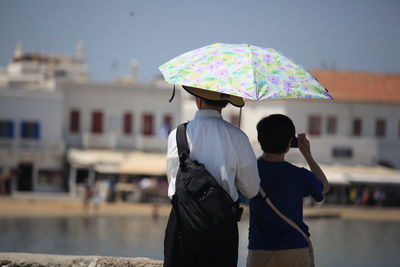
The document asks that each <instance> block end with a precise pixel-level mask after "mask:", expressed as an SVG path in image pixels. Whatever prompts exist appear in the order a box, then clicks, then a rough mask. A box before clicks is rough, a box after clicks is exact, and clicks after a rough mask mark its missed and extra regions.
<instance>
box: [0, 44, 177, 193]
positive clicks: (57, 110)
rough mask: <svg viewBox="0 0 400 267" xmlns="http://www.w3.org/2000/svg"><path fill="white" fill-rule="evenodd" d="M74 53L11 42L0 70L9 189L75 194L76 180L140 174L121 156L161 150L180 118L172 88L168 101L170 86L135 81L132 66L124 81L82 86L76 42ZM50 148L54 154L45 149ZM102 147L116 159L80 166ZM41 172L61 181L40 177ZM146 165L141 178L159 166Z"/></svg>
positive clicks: (1, 133)
mask: <svg viewBox="0 0 400 267" xmlns="http://www.w3.org/2000/svg"><path fill="white" fill-rule="evenodd" d="M78 48H79V49H77V55H75V56H65V55H61V56H50V55H42V54H25V53H24V52H23V51H22V45H18V47H17V49H16V52H15V56H14V59H13V61H12V63H10V64H9V65H8V66H7V68H6V69H5V70H3V71H2V72H1V73H0V104H1V106H0V144H1V148H0V175H1V174H2V172H5V171H8V170H9V169H14V170H17V171H18V177H16V178H15V179H14V183H15V184H14V185H13V187H12V189H13V191H63V190H69V191H71V190H72V191H75V187H76V185H75V184H76V181H77V180H78V182H82V181H83V178H82V177H83V176H85V177H84V178H90V179H93V177H94V175H95V173H99V172H100V173H110V174H115V173H120V172H121V170H123V171H125V172H128V173H134V174H136V173H137V172H143V168H142V166H136V168H133V167H129V168H127V166H126V164H125V163H126V162H124V159H128V158H129V159H131V160H132V159H133V158H135V156H136V157H137V154H135V155H133V154H132V155H130V154H129V153H130V152H132V153H133V151H142V152H147V153H157V154H159V153H160V152H165V150H166V146H167V137H168V134H169V132H170V131H171V129H173V128H174V127H176V125H177V123H178V122H180V121H181V116H180V114H181V109H180V91H177V92H176V95H177V97H176V98H175V101H174V102H173V103H168V99H169V98H170V96H171V92H172V91H171V90H168V89H170V88H171V87H170V86H166V84H165V83H160V82H159V81H155V82H152V83H148V84H142V83H139V82H138V81H136V72H137V63H136V62H133V63H132V67H131V74H130V76H128V77H124V78H121V79H119V80H118V81H115V82H112V83H93V82H89V81H88V78H89V74H88V72H87V70H86V68H85V66H84V65H83V63H84V62H83V52H82V50H83V49H82V45H79V46H78ZM21 123H22V124H24V123H27V124H28V126H29V127H30V128H29V136H28V137H25V136H23V135H22V134H20V133H19V132H17V131H22V130H19V129H25V128H26V127H28V126H25V124H24V126H22V124H21ZM17 125H18V127H19V125H21V126H20V127H19V128H18V127H17ZM24 127H25V128H24ZM31 128H32V129H31ZM26 139H27V140H28V139H29V142H28V141H27V140H26ZM54 143H56V146H57V148H58V149H56V150H54V149H53V150H51V149H50V147H53V146H54ZM28 144H29V151H32V147H34V148H35V150H34V151H35V153H36V154H35V155H34V158H32V157H33V156H32V157H31V158H27V156H26V150H27V148H28ZM64 148H65V149H64ZM50 150H51V151H52V153H53V154H50V155H49V151H50ZM105 150H113V151H114V152H115V153H114V154H117V153H119V156H115V157H114V159H115V158H119V159H120V160H119V161H118V162H115V161H114V162H113V160H110V161H107V157H105V159H102V160H101V161H102V162H97V161H96V160H95V161H94V162H93V161H91V160H89V161H85V159H87V158H88V157H89V158H92V159H93V158H96V157H93V156H92V155H94V154H99V153H101V151H103V152H104V151H105ZM72 151H73V153H72ZM99 151H100V152H99ZM70 152H71V153H70ZM127 153H128V154H127ZM72 154H73V155H74V156H71V155H72ZM80 154H81V155H82V156H79V155H80ZM91 154H92V155H91ZM10 155H12V156H10ZM88 155H89V156H88ZM49 158H50V159H52V161H51V162H50V163H49V162H47V161H48V160H49ZM149 158H159V156H158V155H155V156H154V157H152V156H151V155H150V156H149ZM66 161H68V163H69V164H68V166H66V165H65V163H66ZM49 164H50V165H49ZM142 165H143V164H142ZM42 166H44V167H42ZM65 167H67V168H65ZM43 168H44V170H45V171H46V173H49V175H51V174H52V175H53V176H56V174H57V176H59V177H64V178H65V179H61V178H59V177H58V178H54V181H52V180H51V179H50V178H43V179H42V178H41V177H44V174H43V173H44V172H45V171H44V170H43V171H42V169H43ZM149 168H152V166H151V165H149V167H148V170H149V173H154V170H157V169H163V168H159V167H154V168H153V170H150V169H149ZM65 169H69V171H68V172H65V171H66V170H65ZM48 170H51V171H52V172H49V171H48ZM158 172H159V171H156V173H158ZM66 173H68V174H66ZM141 174H143V173H141ZM49 175H47V176H49ZM82 175H83V176H82ZM46 179H47V180H46ZM42 180H43V181H44V180H46V181H47V184H46V185H44V184H43V183H44V182H43V181H42ZM59 180H61V181H59ZM22 183H26V185H23V186H22V185H20V184H22Z"/></svg>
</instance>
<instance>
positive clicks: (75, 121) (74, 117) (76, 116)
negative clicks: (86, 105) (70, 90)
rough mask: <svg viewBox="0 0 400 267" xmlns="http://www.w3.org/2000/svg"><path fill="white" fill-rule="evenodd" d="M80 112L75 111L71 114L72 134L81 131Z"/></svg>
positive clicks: (70, 129) (70, 125)
mask: <svg viewBox="0 0 400 267" xmlns="http://www.w3.org/2000/svg"><path fill="white" fill-rule="evenodd" d="M80 119H81V118H80V112H79V110H76V109H73V110H71V112H70V114H69V131H70V132H71V133H79V131H80V125H81V121H80Z"/></svg>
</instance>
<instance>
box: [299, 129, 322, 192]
mask: <svg viewBox="0 0 400 267" xmlns="http://www.w3.org/2000/svg"><path fill="white" fill-rule="evenodd" d="M298 140H299V150H300V152H301V154H303V157H304V158H305V160H306V161H307V164H308V166H309V167H310V170H311V172H313V173H314V174H315V176H317V178H318V179H319V180H320V181H321V182H322V183H323V184H324V188H323V190H322V192H323V193H324V194H326V193H328V192H329V189H330V185H329V182H328V179H327V178H326V176H325V174H324V172H323V171H322V169H321V168H320V167H319V165H318V163H317V162H316V161H315V160H314V158H313V156H312V154H311V145H310V141H308V139H307V137H306V134H305V133H302V134H299V135H298Z"/></svg>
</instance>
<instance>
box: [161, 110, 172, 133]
mask: <svg viewBox="0 0 400 267" xmlns="http://www.w3.org/2000/svg"><path fill="white" fill-rule="evenodd" d="M171 130H172V116H171V115H165V116H164V118H163V123H162V125H161V128H160V131H159V136H160V137H161V138H166V137H168V135H169V133H170V132H171Z"/></svg>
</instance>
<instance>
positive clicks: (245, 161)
mask: <svg viewBox="0 0 400 267" xmlns="http://www.w3.org/2000/svg"><path fill="white" fill-rule="evenodd" d="M186 135H187V137H188V143H189V149H190V158H192V159H193V160H197V161H199V162H200V163H203V164H204V165H205V167H206V169H207V170H208V171H209V172H210V173H211V174H212V175H213V176H214V177H215V179H216V180H217V182H218V183H219V184H220V185H221V186H222V187H223V188H224V189H225V191H226V192H228V193H229V195H230V196H231V197H232V199H233V200H234V201H236V200H237V199H238V197H239V195H238V192H237V191H238V190H239V191H240V192H241V193H242V194H243V195H245V196H246V197H248V198H252V197H254V196H256V195H257V193H258V190H259V184H260V178H259V175H258V170H257V160H256V157H255V155H254V151H253V149H252V147H251V145H250V142H249V138H248V137H247V135H246V134H245V133H244V132H242V130H240V129H239V128H237V127H235V126H233V125H232V124H230V123H229V122H226V121H224V120H223V119H222V116H221V114H220V113H219V112H218V111H215V110H199V111H197V112H196V115H195V117H194V120H192V121H190V122H189V123H188V125H187V130H186ZM178 169H179V158H178V149H177V146H176V129H175V130H173V131H172V132H171V133H170V135H169V137H168V154H167V177H168V182H169V187H168V197H170V198H172V196H173V195H174V194H175V181H176V175H177V173H178Z"/></svg>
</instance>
